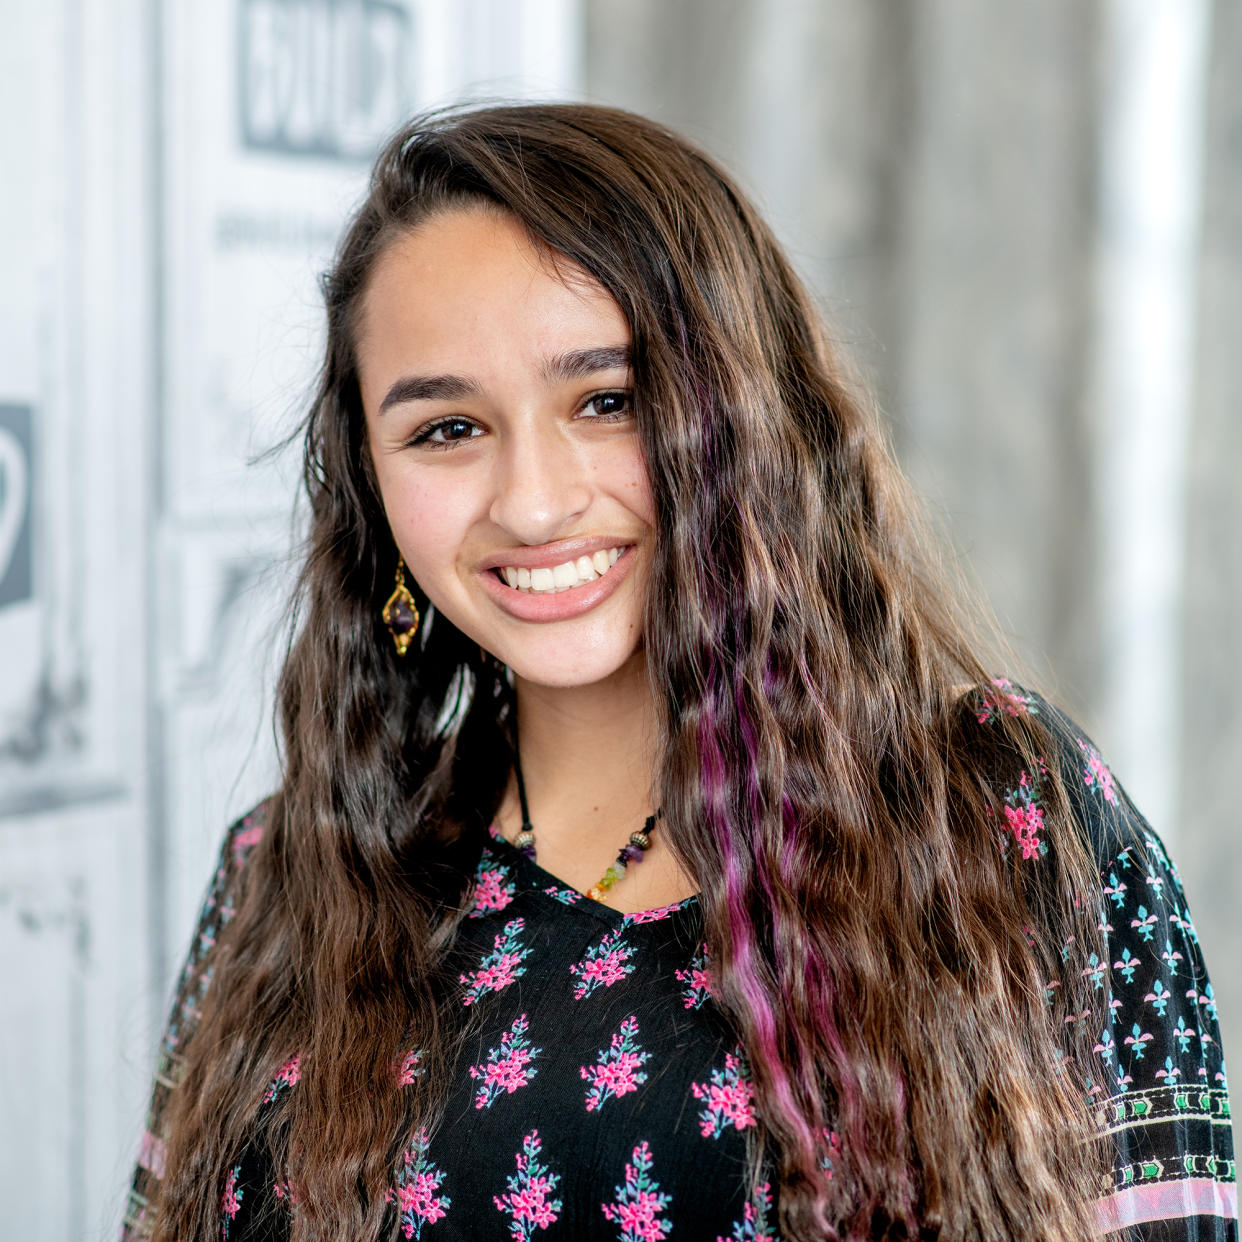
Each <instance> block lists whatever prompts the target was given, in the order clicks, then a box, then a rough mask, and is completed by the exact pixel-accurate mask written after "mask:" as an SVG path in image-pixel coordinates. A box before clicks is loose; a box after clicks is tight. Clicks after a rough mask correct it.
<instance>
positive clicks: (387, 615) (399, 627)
mask: <svg viewBox="0 0 1242 1242" xmlns="http://www.w3.org/2000/svg"><path fill="white" fill-rule="evenodd" d="M380 616H382V617H383V618H384V624H385V625H386V626H387V627H388V632H389V633H390V634H391V635H392V641H393V643H394V645H395V646H396V648H397V654H398V655H399V656H403V655H405V653H406V652H407V651H409V649H410V644H411V643H412V642H413V641H414V635H415V634H417V633H418V623H419V621H420V620H421V618H420V617H419V615H418V606H417V605H416V604H415V603H414V596H412V595H411V594H410V588H409V587H407V586H406V585H405V561H404V560H403V559H402V558H401V557H400V556H398V557H397V585H396V586H395V587H394V588H393V592H392V594H391V595H390V596H389V597H388V601H387V603H385V605H384V610H383V612H382V613H380Z"/></svg>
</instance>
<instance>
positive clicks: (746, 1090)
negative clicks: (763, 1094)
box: [690, 1050, 755, 1138]
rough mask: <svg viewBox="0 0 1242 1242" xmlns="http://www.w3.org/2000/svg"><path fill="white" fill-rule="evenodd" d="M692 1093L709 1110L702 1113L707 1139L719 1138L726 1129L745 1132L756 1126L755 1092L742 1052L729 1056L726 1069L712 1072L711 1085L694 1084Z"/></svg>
mask: <svg viewBox="0 0 1242 1242" xmlns="http://www.w3.org/2000/svg"><path fill="white" fill-rule="evenodd" d="M690 1090H691V1091H692V1092H693V1094H694V1098H695V1099H696V1100H703V1101H704V1102H705V1107H704V1109H703V1110H702V1112H700V1113H699V1129H700V1131H701V1133H702V1135H703V1137H704V1138H719V1137H720V1135H721V1134H722V1133H723V1132H724V1129H725V1127H726V1126H730V1125H731V1126H734V1127H736V1128H737V1129H738V1130H744V1129H746V1127H747V1126H753V1125H754V1124H755V1112H754V1105H753V1096H754V1091H753V1088H752V1087H751V1084H750V1079H749V1076H748V1074H747V1072H746V1067H745V1063H744V1061H743V1059H742V1056H741V1052H740V1050H739V1051H738V1053H737V1055H734V1054H733V1053H727V1054H726V1055H725V1065H724V1069H722V1070H719V1069H715V1070H712V1072H711V1081H710V1082H706V1083H698V1082H695V1083H691V1084H690Z"/></svg>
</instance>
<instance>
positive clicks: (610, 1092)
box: [578, 1014, 651, 1113]
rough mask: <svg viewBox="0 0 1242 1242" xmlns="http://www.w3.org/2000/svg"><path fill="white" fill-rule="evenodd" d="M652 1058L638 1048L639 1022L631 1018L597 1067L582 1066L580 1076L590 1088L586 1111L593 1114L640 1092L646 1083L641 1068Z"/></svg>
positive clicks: (613, 1038)
mask: <svg viewBox="0 0 1242 1242" xmlns="http://www.w3.org/2000/svg"><path fill="white" fill-rule="evenodd" d="M650 1055H651V1054H650V1053H649V1052H645V1051H644V1050H643V1049H642V1048H640V1047H639V1046H638V1019H637V1018H636V1017H635V1016H634V1015H633V1014H631V1015H630V1016H629V1017H628V1018H626V1019H625V1021H624V1022H622V1023H621V1029H620V1030H619V1031H618V1032H617V1033H616V1034H615V1035H614V1036H613V1037H612V1040H611V1042H610V1044H609V1046H608V1047H607V1048H605V1049H604V1050H603V1051H602V1052H600V1053H598V1054H597V1056H596V1064H595V1065H583V1066H581V1067H580V1068H579V1071H578V1072H579V1073H580V1074H581V1076H582V1077H583V1078H585V1079H586V1080H587V1081H588V1082H589V1083H590V1084H591V1085H590V1087H589V1088H588V1089H587V1093H586V1110H587V1112H588V1113H593V1112H595V1111H596V1110H597V1109H599V1108H602V1107H603V1105H604V1103H605V1102H606V1101H607V1100H610V1099H613V1098H614V1097H618V1096H622V1095H627V1094H628V1093H629V1092H631V1091H637V1090H638V1086H639V1084H640V1083H644V1082H646V1081H647V1074H646V1071H644V1070H643V1069H642V1066H643V1065H644V1064H645V1063H646V1061H647V1059H648V1057H649V1056H650Z"/></svg>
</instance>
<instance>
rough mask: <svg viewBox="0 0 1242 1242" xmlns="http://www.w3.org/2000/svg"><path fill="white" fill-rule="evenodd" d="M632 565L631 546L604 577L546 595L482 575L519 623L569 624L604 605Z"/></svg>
mask: <svg viewBox="0 0 1242 1242" xmlns="http://www.w3.org/2000/svg"><path fill="white" fill-rule="evenodd" d="M633 562H634V548H633V546H632V545H631V546H630V547H628V548H626V549H625V551H624V552H623V553H622V554H621V555H620V556H619V557H618V558H617V563H616V564H615V565H613V567H612V568H611V569H610V570H609V571H608V572H607V573H606V574H605V575H604V576H603V577H602V578H596V579H595V581H594V582H584V583H583V584H582V585H581V586H576V587H570V588H569V590H567V591H556V592H549V593H548V594H546V595H535V594H532V593H530V592H527V591H517V590H514V588H513V587H511V586H509V585H508V584H507V583H505V582H504V581H502V580H501V579H500V578H498V577H497V576H496V574H495V573H494V572H493V571H492V570H490V569H485V570H484V571H483V572H482V574H480V575H479V576H480V577H481V578H482V579H483V589H484V590H485V591H487V593H488V594H489V595H490V596H491V597H492V599H494V600H495V601H496V603H497V604H499V605H500V607H501V608H503V609H504V611H505V612H507V613H508V614H509V615H510V616H511V617H516V618H517V619H518V620H519V621H568V620H569V619H570V618H571V617H580V616H581V615H582V614H583V613H584V612H590V611H591V609H592V608H596V607H598V606H599V605H600V604H602V603H603V602H604V600H606V599H607V598H608V597H609V596H610V595H611V594H612V593H613V592H614V591H615V590H616V589H617V588H618V587H619V586H620V585H621V583H622V582H623V581H624V579H625V577H626V575H627V574H628V573H629V572H630V566H631V565H632V564H633Z"/></svg>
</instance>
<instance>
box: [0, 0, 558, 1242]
mask: <svg viewBox="0 0 1242 1242" xmlns="http://www.w3.org/2000/svg"><path fill="white" fill-rule="evenodd" d="M577 11H578V4H577V0H515V2H513V3H500V2H499V0H462V2H461V3H456V2H454V0H218V2H216V3H212V4H190V3H186V2H184V0H46V3H42V4H39V5H32V4H27V5H17V6H10V9H8V10H6V12H5V29H4V38H3V39H2V40H0V142H2V144H3V146H2V149H0V167H3V169H4V175H5V193H4V194H3V195H0V270H2V271H3V279H2V280H0V972H3V973H2V974H0V978H3V979H4V980H5V987H4V988H3V989H0V1203H3V1204H4V1205H5V1215H4V1219H3V1223H2V1224H0V1236H3V1237H6V1238H7V1237H10V1236H12V1237H21V1238H23V1239H32V1240H36V1242H42V1240H43V1239H48V1240H49V1242H50V1240H53V1239H55V1240H57V1242H59V1240H61V1239H66V1240H68V1242H75V1240H77V1239H81V1238H96V1237H106V1236H110V1235H112V1234H113V1233H114V1232H115V1229H116V1226H117V1222H118V1220H119V1217H120V1212H121V1205H122V1203H123V1199H124V1191H125V1183H126V1181H127V1178H128V1174H129V1169H130V1166H131V1162H132V1158H133V1154H134V1152H135V1150H136V1147H137V1142H138V1135H139V1133H140V1131H141V1126H142V1119H143V1111H144V1107H145V1097H146V1091H147V1085H148V1082H149V1074H150V1068H151V1058H152V1046H153V1045H152V1040H153V1037H154V1034H155V1031H156V1030H157V1028H158V1026H159V1025H160V1023H161V1022H162V1020H163V1010H164V1007H165V1004H166V997H167V991H168V987H169V983H170V979H171V975H172V973H173V972H174V971H175V970H176V968H177V965H178V963H179V960H180V957H181V954H182V953H183V951H184V947H185V944H186V941H187V939H188V936H189V932H190V927H191V925H192V923H193V920H194V918H195V916H196V914H197V909H198V904H199V900H200V898H201V895H202V892H203V889H204V887H205V885H206V883H207V881H208V878H209V873H210V869H211V860H212V857H213V855H214V853H215V851H216V848H217V845H218V841H219V838H220V836H221V833H222V832H223V829H224V827H225V825H226V823H227V822H228V820H229V818H230V817H232V816H233V815H235V814H237V813H239V812H240V811H241V810H243V809H245V808H246V807H247V806H248V805H250V804H251V803H252V802H253V801H254V800H255V799H256V798H258V797H259V796H260V795H261V794H262V793H264V792H267V791H268V790H270V789H271V788H272V786H273V783H274V782H275V780H276V776H277V773H276V762H275V748H274V745H273V742H272V731H271V721H270V695H269V694H268V693H267V690H268V688H269V687H270V685H271V683H272V681H273V680H274V675H275V672H276V670H277V668H278V666H279V660H280V653H281V644H282V641H283V637H284V633H285V626H284V621H285V605H286V597H287V594H288V590H289V586H290V583H291V579H292V570H291V566H290V551H289V549H290V544H291V534H292V532H293V531H294V529H295V520H294V483H295V473H296V468H297V464H298V458H299V454H298V450H297V448H296V447H294V448H293V450H292V451H290V452H288V453H286V454H284V455H280V456H275V457H272V458H270V459H267V460H265V461H263V462H260V463H255V462H253V461H252V459H253V458H254V457H255V456H256V455H257V454H260V453H262V452H263V451H265V450H267V449H269V448H271V447H272V446H273V445H274V444H275V443H276V442H277V441H279V440H281V439H282V438H283V437H284V436H286V435H287V434H288V433H289V432H290V431H291V430H292V429H293V428H294V427H295V426H296V424H297V422H298V421H299V419H300V417H301V415H302V413H303V412H304V408H305V403H306V396H307V393H308V390H309V386H310V383H311V381H312V378H313V374H314V370H315V367H316V364H317V361H318V350H319V347H320V342H321V315H322V312H321V307H320V300H319V293H318V287H317V277H318V274H319V273H320V271H321V270H323V268H324V267H325V266H326V265H327V263H328V262H329V259H330V256H331V252H332V248H333V246H334V244H335V241H336V238H337V236H338V234H339V232H340V230H341V227H342V224H343V222H344V219H345V216H346V214H347V212H348V210H349V209H350V207H351V206H352V205H353V204H354V203H355V202H356V201H357V200H358V198H359V196H360V195H361V193H362V192H363V190H364V187H365V178H366V172H367V166H368V162H369V160H370V157H371V156H372V154H373V153H374V151H375V149H376V147H377V145H378V143H379V141H380V140H381V139H382V138H383V137H384V136H385V135H386V134H387V133H388V132H390V131H391V130H392V129H393V128H395V127H396V126H397V125H398V124H399V123H400V122H401V121H402V120H404V119H405V118H406V117H407V116H408V115H409V114H410V113H411V112H412V111H414V110H416V109H417V108H420V107H423V106H426V105H429V104H432V103H437V102H448V101H449V100H451V99H454V98H458V97H463V96H466V95H477V96H482V95H497V94H504V95H509V96H513V95H524V94H529V93H532V92H533V93H538V94H543V95H548V94H561V93H565V92H567V91H572V90H574V89H575V87H576V82H577V58H578V42H579V33H580V32H579V28H578V22H577Z"/></svg>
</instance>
